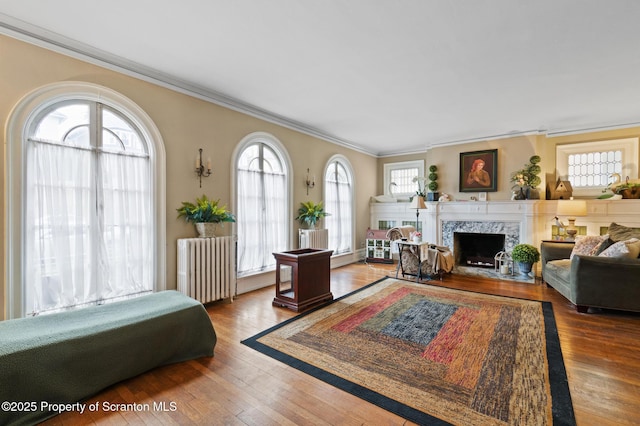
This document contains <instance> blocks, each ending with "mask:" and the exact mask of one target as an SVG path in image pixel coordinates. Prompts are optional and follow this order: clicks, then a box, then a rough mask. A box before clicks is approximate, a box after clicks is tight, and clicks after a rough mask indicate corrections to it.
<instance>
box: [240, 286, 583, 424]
mask: <svg viewBox="0 0 640 426" xmlns="http://www.w3.org/2000/svg"><path fill="white" fill-rule="evenodd" d="M242 343H244V344H245V345H247V346H249V347H251V348H253V349H255V350H257V351H260V352H262V353H264V354H266V355H268V356H270V357H273V358H275V359H277V360H279V361H281V362H284V363H286V364H288V365H290V366H292V367H294V368H297V369H299V370H301V371H304V372H305V373H307V374H310V375H312V376H314V377H316V378H318V379H320V380H323V381H325V382H327V383H330V384H331V385H333V386H336V387H338V388H340V389H343V390H345V391H346V392H349V393H352V394H354V395H356V396H358V397H360V398H362V399H364V400H367V401H369V402H371V403H373V404H376V405H378V406H380V407H382V408H384V409H386V410H388V411H391V412H393V413H395V414H397V415H399V416H402V417H404V418H406V419H408V420H411V421H413V422H415V423H418V424H425V425H431V424H459V425H489V424H495V425H528V424H536V425H551V424H555V425H557V424H562V425H573V424H575V418H574V414H573V407H572V404H571V397H570V394H569V388H568V384H567V378H566V372H565V368H564V363H563V360H562V353H561V351H560V342H559V340H558V335H557V330H556V326H555V321H554V317H553V310H552V307H551V304H550V303H548V302H537V301H529V300H522V299H514V298H508V297H500V296H492V295H486V294H480V293H474V292H469V291H462V290H454V289H447V288H443V287H436V286H431V285H425V284H416V283H410V282H406V281H402V280H397V279H391V278H385V279H382V280H380V281H377V282H375V283H372V284H370V285H368V286H366V287H364V288H362V289H359V290H357V291H355V292H353V293H350V294H348V295H346V296H343V297H341V298H339V299H336V300H335V301H333V302H332V303H331V304H329V305H325V306H323V307H321V308H318V309H315V310H313V311H310V312H307V313H304V314H301V315H299V316H297V317H294V318H292V319H290V320H288V321H286V322H284V323H282V324H279V325H277V326H275V327H272V328H270V329H268V330H266V331H264V332H262V333H260V334H258V335H256V336H254V337H251V338H249V339H247V340H244V341H243V342H242Z"/></svg>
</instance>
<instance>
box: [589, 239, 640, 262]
mask: <svg viewBox="0 0 640 426" xmlns="http://www.w3.org/2000/svg"><path fill="white" fill-rule="evenodd" d="M638 254H640V240H639V239H637V238H631V239H630V240H627V241H618V242H617V243H615V244H613V245H612V246H610V247H609V248H607V249H606V250H605V251H603V252H602V253H600V254H599V256H603V257H625V258H629V259H635V258H636V257H638Z"/></svg>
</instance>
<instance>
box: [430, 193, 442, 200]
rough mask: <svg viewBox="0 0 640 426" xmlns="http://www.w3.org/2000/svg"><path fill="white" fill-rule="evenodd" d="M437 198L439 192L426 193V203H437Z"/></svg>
mask: <svg viewBox="0 0 640 426" xmlns="http://www.w3.org/2000/svg"><path fill="white" fill-rule="evenodd" d="M439 198H440V193H439V192H427V201H438V199H439Z"/></svg>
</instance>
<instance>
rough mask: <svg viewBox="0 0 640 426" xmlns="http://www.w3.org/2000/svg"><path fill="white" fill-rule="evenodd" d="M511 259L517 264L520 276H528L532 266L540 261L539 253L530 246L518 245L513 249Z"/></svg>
mask: <svg viewBox="0 0 640 426" xmlns="http://www.w3.org/2000/svg"><path fill="white" fill-rule="evenodd" d="M511 258H512V259H513V261H514V262H517V263H518V269H520V273H521V274H528V273H529V272H531V267H532V266H533V264H534V263H536V262H537V261H538V260H540V252H539V251H538V249H537V248H536V247H534V246H532V245H531V244H518V245H516V246H515V247H514V248H513V251H512V252H511Z"/></svg>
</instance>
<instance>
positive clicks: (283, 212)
mask: <svg viewBox="0 0 640 426" xmlns="http://www.w3.org/2000/svg"><path fill="white" fill-rule="evenodd" d="M235 158H236V206H237V207H236V212H237V214H236V221H237V223H236V226H237V231H238V275H240V276H244V275H250V274H253V273H259V272H262V271H267V270H270V269H273V268H274V267H275V259H274V257H273V253H274V252H278V251H283V250H286V249H287V247H288V241H289V232H290V231H289V230H290V226H291V218H290V213H289V211H290V210H291V209H290V201H289V199H290V197H289V193H290V190H289V185H290V183H289V172H288V170H289V169H290V166H289V161H288V158H287V157H286V152H285V150H284V148H283V147H282V145H281V144H280V143H279V142H278V141H277V139H275V138H274V137H273V136H271V135H268V134H266V133H254V134H251V135H249V136H247V137H246V138H244V139H243V141H242V142H241V143H240V145H239V146H238V149H237V150H236V156H235Z"/></svg>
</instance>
